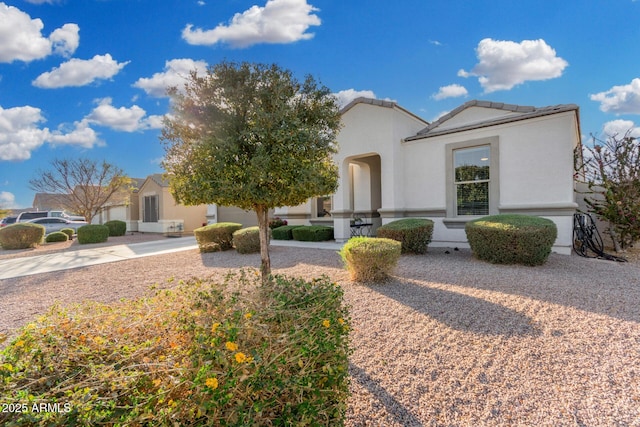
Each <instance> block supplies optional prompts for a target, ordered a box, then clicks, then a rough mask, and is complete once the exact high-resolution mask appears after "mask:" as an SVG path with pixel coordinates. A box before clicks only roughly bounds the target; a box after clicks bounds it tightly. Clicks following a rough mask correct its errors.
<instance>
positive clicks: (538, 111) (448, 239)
mask: <svg viewBox="0 0 640 427" xmlns="http://www.w3.org/2000/svg"><path fill="white" fill-rule="evenodd" d="M342 121H343V128H342V130H341V131H340V134H339V135H338V143H339V152H338V153H337V154H336V155H335V156H334V161H335V162H336V164H337V165H338V168H339V173H340V178H339V187H338V190H337V191H336V193H335V194H333V195H327V196H326V197H323V198H317V199H313V200H310V201H309V202H307V203H305V204H303V205H300V206H296V207H285V208H280V209H276V212H275V215H276V216H280V217H282V218H287V219H288V220H289V223H329V224H332V225H333V226H334V228H335V237H336V240H338V241H344V240H347V239H348V238H349V237H350V236H351V229H352V227H351V223H352V221H353V219H354V218H356V217H363V218H367V221H369V222H371V223H372V224H373V227H372V228H373V234H375V229H376V228H377V227H379V226H380V225H381V224H386V223H388V222H390V221H393V220H395V219H398V218H404V217H418V218H429V219H431V220H433V221H434V223H435V226H434V231H433V241H432V243H431V245H432V246H459V247H468V242H467V239H466V234H465V232H464V226H465V223H466V222H467V221H469V220H470V219H473V218H478V217H481V216H485V215H491V214H498V213H522V214H530V215H539V216H543V217H545V218H549V219H551V220H553V221H554V222H555V223H556V225H557V226H558V238H557V240H556V242H555V244H554V246H553V250H554V251H555V252H558V253H563V254H570V253H571V246H572V230H573V213H574V212H575V211H576V208H577V204H576V202H575V195H574V185H575V183H574V157H573V153H574V148H576V147H577V146H579V144H580V128H579V126H580V125H579V110H578V107H577V106H576V105H573V104H571V105H557V106H552V107H544V108H535V107H525V106H518V105H508V104H502V103H495V102H487V101H470V102H467V103H465V104H464V105H462V106H460V107H458V108H456V109H454V110H453V111H451V112H450V113H448V114H446V115H444V116H443V117H441V118H440V119H439V120H437V121H435V122H433V123H431V124H428V123H427V122H425V121H424V120H422V119H421V118H419V117H418V116H416V115H414V114H413V113H411V112H409V111H408V110H406V109H404V108H402V107H400V106H398V105H397V104H396V103H394V102H388V101H381V100H372V99H366V98H358V99H356V100H355V101H353V102H351V103H350V104H349V105H347V106H346V107H345V108H344V109H343V110H342ZM327 211H329V212H330V216H327V214H326V213H327Z"/></svg>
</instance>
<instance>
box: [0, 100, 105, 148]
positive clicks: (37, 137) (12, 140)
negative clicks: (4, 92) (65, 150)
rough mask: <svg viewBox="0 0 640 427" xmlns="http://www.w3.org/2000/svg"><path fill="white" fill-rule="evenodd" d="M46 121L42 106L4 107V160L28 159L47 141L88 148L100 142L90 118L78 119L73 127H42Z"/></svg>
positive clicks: (0, 126) (0, 128) (0, 143)
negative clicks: (89, 125)
mask: <svg viewBox="0 0 640 427" xmlns="http://www.w3.org/2000/svg"><path fill="white" fill-rule="evenodd" d="M44 121H45V120H44V118H43V117H42V112H41V110H40V109H39V108H35V107H31V106H23V107H14V108H7V109H4V108H2V107H0V160H4V161H7V160H27V159H29V158H30V157H31V153H32V152H33V151H34V150H37V149H38V148H40V147H41V146H42V145H43V144H45V143H52V144H72V145H79V146H82V147H86V148H91V147H93V146H94V145H95V144H98V143H99V141H98V138H97V135H96V133H95V132H94V131H93V130H92V129H91V128H89V127H88V123H86V122H78V123H75V124H74V127H73V128H72V129H70V130H65V129H62V128H60V129H58V130H56V131H53V132H52V131H50V130H49V128H46V127H45V128H41V127H40V125H41V123H43V122H44Z"/></svg>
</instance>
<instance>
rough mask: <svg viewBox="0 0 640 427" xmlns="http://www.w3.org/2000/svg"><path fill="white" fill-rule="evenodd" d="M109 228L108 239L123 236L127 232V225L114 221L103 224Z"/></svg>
mask: <svg viewBox="0 0 640 427" xmlns="http://www.w3.org/2000/svg"><path fill="white" fill-rule="evenodd" d="M104 225H106V226H107V227H108V228H109V237H111V236H124V235H125V233H126V232H127V223H126V222H124V221H120V220H117V219H114V220H112V221H107V222H105V223H104Z"/></svg>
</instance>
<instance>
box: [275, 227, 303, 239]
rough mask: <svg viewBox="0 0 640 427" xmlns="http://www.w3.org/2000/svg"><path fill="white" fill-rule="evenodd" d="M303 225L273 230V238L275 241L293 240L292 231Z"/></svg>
mask: <svg viewBox="0 0 640 427" xmlns="http://www.w3.org/2000/svg"><path fill="white" fill-rule="evenodd" d="M298 227H302V225H283V226H282V227H278V228H274V229H273V230H271V238H272V239H273V240H293V233H292V231H293V230H294V229H295V228H298Z"/></svg>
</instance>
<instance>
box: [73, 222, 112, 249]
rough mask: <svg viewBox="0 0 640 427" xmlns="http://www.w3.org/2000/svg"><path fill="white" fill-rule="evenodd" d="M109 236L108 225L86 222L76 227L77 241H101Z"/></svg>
mask: <svg viewBox="0 0 640 427" xmlns="http://www.w3.org/2000/svg"><path fill="white" fill-rule="evenodd" d="M108 238H109V227H107V226H106V225H98V224H88V225H83V226H82V227H80V228H78V243H80V244H81V245H84V244H86V243H102V242H106V241H107V239H108Z"/></svg>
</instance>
